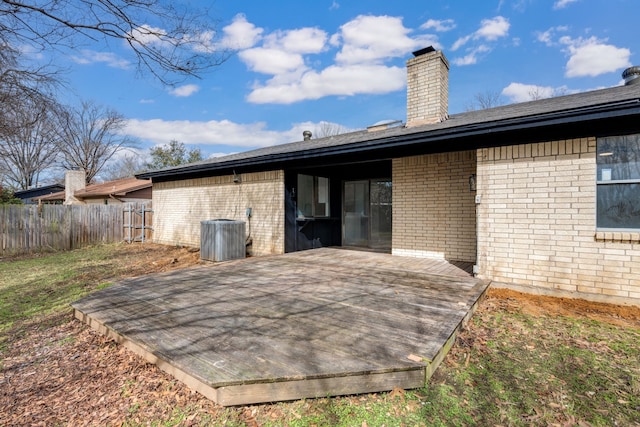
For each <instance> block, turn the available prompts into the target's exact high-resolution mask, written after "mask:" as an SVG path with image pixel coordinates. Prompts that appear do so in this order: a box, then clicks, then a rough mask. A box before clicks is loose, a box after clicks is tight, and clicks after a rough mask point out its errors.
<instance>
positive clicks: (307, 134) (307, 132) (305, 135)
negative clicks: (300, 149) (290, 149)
mask: <svg viewBox="0 0 640 427" xmlns="http://www.w3.org/2000/svg"><path fill="white" fill-rule="evenodd" d="M302 137H303V138H304V140H305V141H308V140H310V139H311V131H310V130H305V131H304V132H302Z"/></svg>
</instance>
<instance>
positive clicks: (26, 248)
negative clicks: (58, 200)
mask: <svg viewBox="0 0 640 427" xmlns="http://www.w3.org/2000/svg"><path fill="white" fill-rule="evenodd" d="M127 207H128V205H72V206H63V205H42V206H37V205H27V206H23V205H2V206H0V256H4V255H13V254H20V253H30V252H39V251H49V250H70V249H76V248H79V247H81V246H83V245H88V244H96V243H113V242H120V241H123V240H125V232H126V230H125V224H127V225H128V224H129V222H128V220H127V218H126V216H127V215H128V214H127V213H126V212H125V210H126V209H127ZM142 209H147V208H144V207H143V208H142ZM146 216H147V218H146V219H147V221H148V223H147V224H145V225H144V226H143V227H145V228H142V231H143V232H146V233H147V234H146V239H147V240H150V238H151V236H150V234H149V233H150V231H149V230H150V228H151V227H150V224H151V222H150V221H151V214H150V213H147V214H146ZM134 240H135V239H132V240H128V241H134Z"/></svg>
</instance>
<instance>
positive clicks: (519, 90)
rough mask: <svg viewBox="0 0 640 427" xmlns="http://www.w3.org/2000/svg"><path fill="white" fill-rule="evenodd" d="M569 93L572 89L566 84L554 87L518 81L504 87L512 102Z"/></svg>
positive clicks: (504, 92)
mask: <svg viewBox="0 0 640 427" xmlns="http://www.w3.org/2000/svg"><path fill="white" fill-rule="evenodd" d="M568 93H571V91H569V90H568V89H567V87H566V86H560V87H557V88H554V87H551V86H538V85H532V84H524V83H516V82H513V83H511V84H509V86H507V87H505V88H504V89H502V95H504V96H506V97H508V98H509V99H510V100H511V102H526V101H533V100H536V99H543V98H551V97H554V96H560V95H566V94H568Z"/></svg>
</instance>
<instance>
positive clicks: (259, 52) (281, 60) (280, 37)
mask: <svg viewBox="0 0 640 427" xmlns="http://www.w3.org/2000/svg"><path fill="white" fill-rule="evenodd" d="M327 37H328V36H327V33H325V32H324V31H322V30H319V29H317V28H302V29H297V30H290V31H276V32H274V33H272V34H269V35H268V36H266V37H264V43H263V46H261V47H254V48H251V49H246V50H243V51H241V52H240V53H239V54H238V56H239V57H240V60H241V61H242V62H244V63H245V64H246V65H247V67H249V69H250V70H252V71H255V72H258V73H263V74H271V75H279V74H283V73H291V72H294V71H296V70H303V69H304V68H305V66H304V57H303V56H302V55H303V54H313V53H320V52H322V51H323V50H324V48H325V45H326V42H327Z"/></svg>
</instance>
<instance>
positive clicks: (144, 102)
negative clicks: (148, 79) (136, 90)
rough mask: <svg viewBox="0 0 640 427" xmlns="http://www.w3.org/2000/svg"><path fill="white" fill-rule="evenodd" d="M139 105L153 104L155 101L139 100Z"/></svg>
mask: <svg viewBox="0 0 640 427" xmlns="http://www.w3.org/2000/svg"><path fill="white" fill-rule="evenodd" d="M138 102H140V104H155V102H156V100H155V99H141V100H140V101H138Z"/></svg>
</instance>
